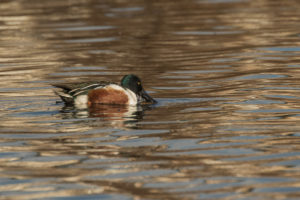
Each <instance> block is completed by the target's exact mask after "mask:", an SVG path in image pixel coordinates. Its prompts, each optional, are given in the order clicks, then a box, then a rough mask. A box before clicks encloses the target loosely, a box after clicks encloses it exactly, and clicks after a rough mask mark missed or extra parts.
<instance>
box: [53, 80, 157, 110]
mask: <svg viewBox="0 0 300 200" xmlns="http://www.w3.org/2000/svg"><path fill="white" fill-rule="evenodd" d="M53 86H54V87H55V89H54V92H55V93H56V94H57V95H58V96H59V97H60V98H61V100H62V101H63V102H64V103H65V104H66V105H75V106H78V107H84V106H87V107H91V106H93V105H97V104H110V105H112V104H113V105H140V104H155V103H157V101H156V100H155V99H153V98H152V97H151V96H150V95H149V94H148V93H147V92H146V91H145V90H144V88H143V86H142V81H141V79H140V78H139V77H138V76H136V75H134V74H128V75H125V76H124V77H123V78H122V79H121V83H120V84H117V83H113V82H107V81H98V82H83V83H72V84H54V85H53Z"/></svg>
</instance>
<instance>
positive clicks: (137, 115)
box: [60, 104, 152, 126]
mask: <svg viewBox="0 0 300 200" xmlns="http://www.w3.org/2000/svg"><path fill="white" fill-rule="evenodd" d="M151 109H152V106H151V105H136V106H130V105H107V104H94V105H93V106H90V107H89V108H86V109H78V108H76V107H74V106H65V107H63V108H62V109H61V111H60V112H61V114H62V118H63V119H91V118H93V119H95V118H97V119H100V120H101V121H103V122H111V125H116V124H118V126H120V125H122V126H123V125H124V126H125V125H126V126H128V125H130V124H131V125H133V124H135V123H136V122H138V121H140V120H142V119H143V117H144V115H145V111H147V110H151ZM120 123H121V124H120Z"/></svg>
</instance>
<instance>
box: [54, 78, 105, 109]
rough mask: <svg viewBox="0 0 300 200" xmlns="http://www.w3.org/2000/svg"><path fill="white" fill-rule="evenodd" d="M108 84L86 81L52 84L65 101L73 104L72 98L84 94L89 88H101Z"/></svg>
mask: <svg viewBox="0 0 300 200" xmlns="http://www.w3.org/2000/svg"><path fill="white" fill-rule="evenodd" d="M108 84H110V82H106V81H101V82H87V83H68V84H54V85H53V86H54V87H56V88H57V89H55V90H54V92H55V94H57V95H58V96H59V97H60V98H61V99H62V100H63V101H64V102H65V103H67V104H73V103H74V98H76V96H79V95H86V94H87V93H88V91H89V90H92V89H95V88H101V87H104V86H106V85H108Z"/></svg>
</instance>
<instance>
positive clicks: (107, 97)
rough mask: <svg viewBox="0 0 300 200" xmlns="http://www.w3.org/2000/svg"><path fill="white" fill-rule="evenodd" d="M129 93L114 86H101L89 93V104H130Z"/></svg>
mask: <svg viewBox="0 0 300 200" xmlns="http://www.w3.org/2000/svg"><path fill="white" fill-rule="evenodd" d="M128 100H129V99H128V97H127V95H126V94H125V93H124V92H123V91H121V90H115V89H113V88H110V87H107V88H99V89H95V90H91V91H90V92H89V93H88V105H91V104H128Z"/></svg>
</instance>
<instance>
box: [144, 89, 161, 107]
mask: <svg viewBox="0 0 300 200" xmlns="http://www.w3.org/2000/svg"><path fill="white" fill-rule="evenodd" d="M141 97H142V98H141V99H142V103H144V104H155V103H157V101H156V100H154V99H153V98H152V97H151V96H150V95H149V94H147V92H146V91H145V90H142V92H141Z"/></svg>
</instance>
